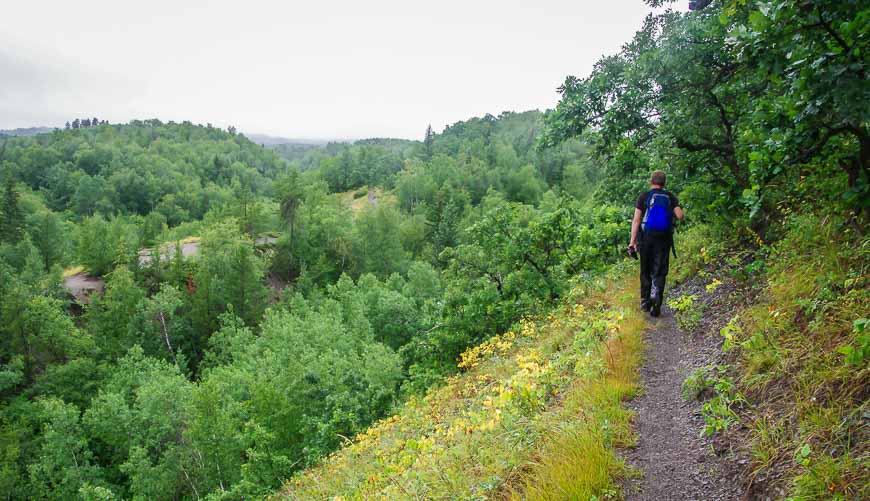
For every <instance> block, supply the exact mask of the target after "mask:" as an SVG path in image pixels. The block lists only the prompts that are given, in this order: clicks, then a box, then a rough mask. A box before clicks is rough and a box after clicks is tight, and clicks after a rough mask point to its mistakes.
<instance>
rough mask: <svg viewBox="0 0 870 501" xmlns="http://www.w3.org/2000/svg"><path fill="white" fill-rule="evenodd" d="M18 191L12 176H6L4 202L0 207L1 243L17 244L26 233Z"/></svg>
mask: <svg viewBox="0 0 870 501" xmlns="http://www.w3.org/2000/svg"><path fill="white" fill-rule="evenodd" d="M18 198H19V195H18V190H17V189H16V188H15V180H14V179H13V178H12V176H11V175H7V176H6V181H5V185H4V188H3V202H2V205H0V241H2V242H10V243H14V242H17V241H18V240H19V239H20V238H21V236H22V234H23V232H24V214H23V213H22V211H21V205H20V203H19V200H18Z"/></svg>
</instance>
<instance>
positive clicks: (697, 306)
mask: <svg viewBox="0 0 870 501" xmlns="http://www.w3.org/2000/svg"><path fill="white" fill-rule="evenodd" d="M697 300H698V296H696V295H694V294H683V295H682V296H679V297H676V298H674V299H670V300H668V306H670V307H671V309H673V310H674V317H675V318H676V319H677V325H679V326H680V329H683V330H684V331H686V332H691V331H693V330H694V329H695V328H696V327H698V325H699V324H700V323H701V317H702V316H703V314H704V304H703V303H699V302H697Z"/></svg>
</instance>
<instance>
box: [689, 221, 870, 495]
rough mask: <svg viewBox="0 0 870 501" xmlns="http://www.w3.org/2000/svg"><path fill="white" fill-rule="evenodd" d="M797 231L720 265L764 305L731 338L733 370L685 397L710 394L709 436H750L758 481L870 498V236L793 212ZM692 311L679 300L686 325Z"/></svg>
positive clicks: (702, 376) (732, 328) (720, 370)
mask: <svg viewBox="0 0 870 501" xmlns="http://www.w3.org/2000/svg"><path fill="white" fill-rule="evenodd" d="M785 228H786V232H785V236H784V238H783V239H782V240H780V241H779V242H777V243H776V244H774V245H773V246H772V247H761V248H760V249H759V250H758V251H756V252H755V254H754V256H751V255H746V253H745V252H744V253H743V254H740V255H737V256H731V257H730V258H729V257H720V260H719V262H720V263H722V262H724V263H725V266H724V267H722V266H719V268H720V269H721V270H722V271H725V272H727V274H728V275H730V277H731V278H733V279H737V280H742V281H744V282H746V283H748V284H750V286H754V287H755V288H756V290H757V291H758V298H757V300H755V301H754V302H753V304H751V305H749V306H748V307H746V308H745V309H744V310H743V311H739V312H737V314H736V315H734V317H733V318H732V319H731V320H730V321H729V322H728V323H727V324H726V325H725V326H724V327H723V328H722V329H721V331H720V333H721V335H722V337H723V338H724V339H723V350H725V351H726V352H727V353H728V357H729V360H732V361H733V364H732V365H731V366H730V367H716V368H705V369H702V370H701V371H699V372H697V373H694V374H692V375H691V376H690V377H689V378H688V379H687V381H686V383H685V385H684V393H685V395H686V396H687V397H690V398H691V397H697V396H701V395H702V394H706V396H709V397H710V398H709V399H708V400H707V401H706V402H705V403H704V408H703V414H704V418H705V421H706V427H705V432H706V433H716V432H721V431H724V430H726V429H728V428H729V427H731V426H732V425H734V424H736V423H737V422H740V423H741V424H743V425H744V426H745V427H746V428H747V429H748V430H749V442H748V444H747V450H748V451H749V454H750V455H751V459H752V463H751V468H752V470H751V478H750V479H749V481H748V482H747V483H748V484H749V483H752V482H753V481H754V480H753V479H756V478H766V479H768V480H767V481H770V482H773V483H774V484H775V486H776V487H777V488H780V489H783V490H784V491H786V492H787V493H788V494H787V495H788V499H791V500H814V499H844V500H845V499H868V498H870V490H868V489H870V487H868V484H870V483H868V482H867V478H868V472H870V448H868V436H867V429H866V416H867V413H868V408H867V401H868V396H870V392H868V386H870V385H868V381H870V377H868V376H870V373H868V363H870V346H868V344H870V341H868V332H867V323H868V321H867V316H868V310H870V291H868V290H870V281H868V271H870V260H868V253H870V240H868V238H867V237H866V236H863V235H861V234H859V233H858V232H857V231H856V228H857V225H855V224H854V223H850V222H849V221H847V220H845V219H843V218H840V217H836V216H831V215H827V216H815V215H792V216H790V217H789V218H788V220H787V221H786V224H785ZM697 261H699V262H700V263H703V258H700V259H697ZM723 268H724V269H723ZM692 303H693V301H689V300H688V299H686V298H685V297H684V298H679V299H677V300H676V301H675V304H672V306H673V307H674V308H675V309H676V310H677V318H678V320H679V319H680V316H681V315H683V316H684V318H690V317H691V316H690V315H689V316H687V315H686V314H685V311H688V310H690V309H691V304H692ZM684 321H685V320H684ZM770 479H773V480H770Z"/></svg>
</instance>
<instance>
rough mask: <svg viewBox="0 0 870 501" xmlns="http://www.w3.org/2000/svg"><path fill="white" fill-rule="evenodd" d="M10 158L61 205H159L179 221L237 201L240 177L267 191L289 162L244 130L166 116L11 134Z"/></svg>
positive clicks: (79, 210)
mask: <svg viewBox="0 0 870 501" xmlns="http://www.w3.org/2000/svg"><path fill="white" fill-rule="evenodd" d="M4 160H5V161H7V162H9V164H11V165H12V166H14V174H15V175H16V176H17V177H18V178H19V179H20V180H21V181H23V182H24V183H25V184H26V185H27V186H29V187H30V188H31V189H33V190H38V191H40V192H41V193H44V194H45V198H46V201H47V202H48V205H49V207H50V208H51V209H53V210H55V211H59V212H60V211H64V210H70V211H72V212H73V213H74V214H75V215H76V216H80V217H84V216H92V215H95V214H98V213H99V214H102V215H103V216H104V217H108V216H111V215H115V214H117V213H124V214H140V215H143V216H144V215H146V214H148V213H149V212H151V211H152V210H154V209H156V210H157V212H159V213H160V214H162V215H163V216H164V217H165V218H166V220H167V221H168V223H169V224H171V225H177V224H179V223H181V222H184V221H191V220H195V219H201V218H202V217H203V215H205V213H206V212H207V211H208V210H209V208H211V207H214V206H215V205H216V204H220V203H225V202H228V201H229V200H231V199H232V191H231V189H230V184H231V183H232V181H233V180H234V179H235V180H236V181H237V182H240V183H241V184H243V185H244V186H246V187H247V188H249V189H250V190H251V191H252V192H254V193H259V194H265V193H266V192H267V190H268V184H269V180H270V179H271V178H273V177H274V176H275V174H276V173H277V172H279V171H280V170H281V169H282V168H283V166H284V165H285V163H284V161H282V160H281V159H280V158H279V157H278V156H277V155H276V154H275V153H273V152H271V151H269V150H265V149H263V148H261V147H260V146H259V145H256V144H254V143H252V142H250V141H248V140H247V138H245V137H244V136H242V135H235V134H230V133H228V132H225V131H222V130H220V129H216V128H214V127H211V126H206V127H203V126H197V125H193V124H191V123H190V122H184V123H180V124H178V123H173V122H169V123H162V122H160V121H159V120H145V121H140V120H135V121H132V122H130V123H129V124H125V125H108V124H104V125H99V126H96V127H88V128H78V129H69V130H63V131H55V132H53V133H51V134H42V135H39V136H30V137H15V138H11V139H9V140H8V142H7V147H6V151H5V157H4Z"/></svg>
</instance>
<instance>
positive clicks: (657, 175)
mask: <svg viewBox="0 0 870 501" xmlns="http://www.w3.org/2000/svg"><path fill="white" fill-rule="evenodd" d="M666 180H667V177H666V176H665V172H664V171H661V170H657V171H655V172H653V173H652V176H651V177H650V178H649V182H650V184H656V185H659V186H662V187H664V185H665V181H666Z"/></svg>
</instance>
